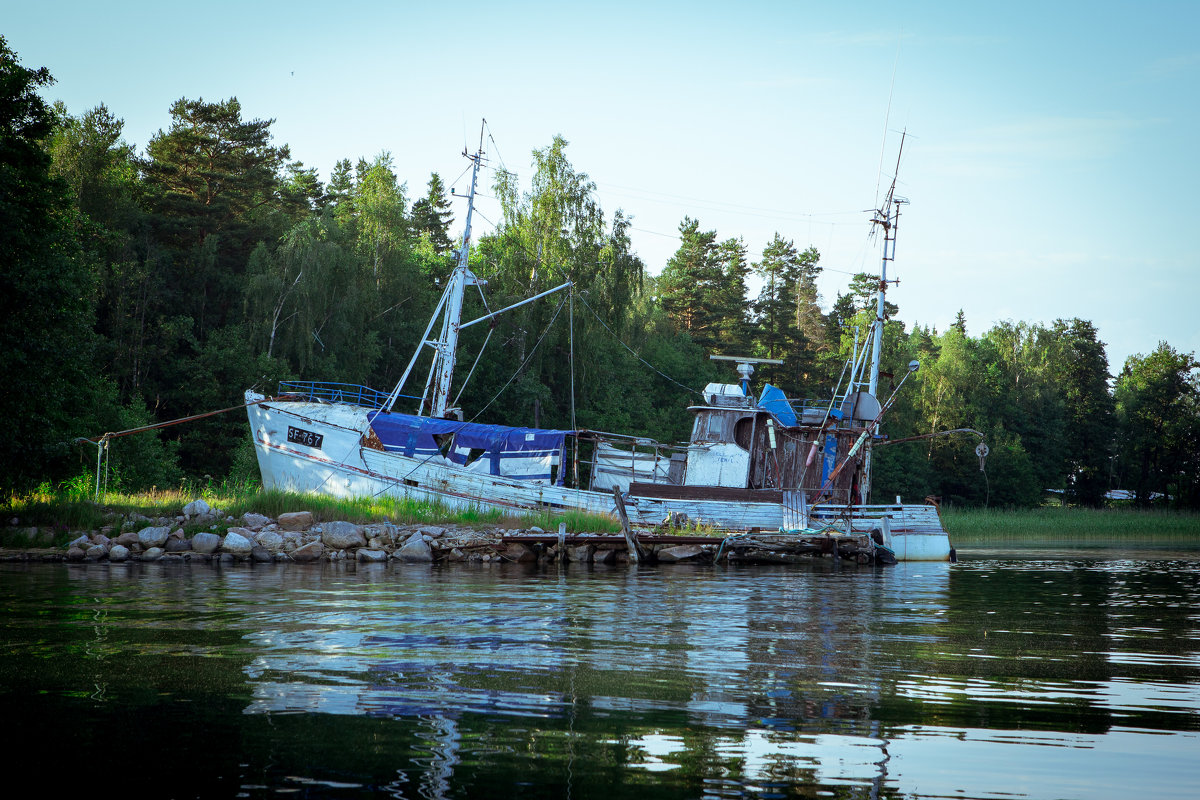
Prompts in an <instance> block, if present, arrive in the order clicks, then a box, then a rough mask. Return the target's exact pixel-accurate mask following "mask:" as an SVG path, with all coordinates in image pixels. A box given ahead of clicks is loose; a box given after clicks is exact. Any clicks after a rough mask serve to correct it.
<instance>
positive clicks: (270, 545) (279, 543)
mask: <svg viewBox="0 0 1200 800" xmlns="http://www.w3.org/2000/svg"><path fill="white" fill-rule="evenodd" d="M254 538H255V540H256V541H257V542H258V543H259V545H260V546H261V547H265V548H266V550H267V552H268V553H278V552H279V551H281V550H283V537H282V536H280V535H279V534H278V533H276V532H275V531H263V532H262V533H260V534H258V535H257V536H255V537H254Z"/></svg>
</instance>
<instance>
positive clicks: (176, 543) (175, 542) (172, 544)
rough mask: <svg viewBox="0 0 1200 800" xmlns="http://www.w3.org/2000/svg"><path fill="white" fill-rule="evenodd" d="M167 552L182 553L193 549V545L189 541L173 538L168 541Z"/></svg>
mask: <svg viewBox="0 0 1200 800" xmlns="http://www.w3.org/2000/svg"><path fill="white" fill-rule="evenodd" d="M165 549H166V551H167V552H168V553H182V552H184V551H185V550H191V549H192V543H191V541H190V540H188V539H181V538H176V537H174V536H172V537H171V538H169V539H167V545H166V548H165Z"/></svg>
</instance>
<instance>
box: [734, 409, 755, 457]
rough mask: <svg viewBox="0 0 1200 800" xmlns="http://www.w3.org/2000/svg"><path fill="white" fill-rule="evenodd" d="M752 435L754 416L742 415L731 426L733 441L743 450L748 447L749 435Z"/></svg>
mask: <svg viewBox="0 0 1200 800" xmlns="http://www.w3.org/2000/svg"><path fill="white" fill-rule="evenodd" d="M753 435H754V417H742V418H741V419H739V420H738V421H737V424H736V425H734V426H733V441H734V442H735V443H736V444H737V446H738V447H740V448H742V449H743V450H749V449H750V442H751V437H752V436H753Z"/></svg>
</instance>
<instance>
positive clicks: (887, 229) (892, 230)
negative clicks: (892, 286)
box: [868, 134, 908, 397]
mask: <svg viewBox="0 0 1200 800" xmlns="http://www.w3.org/2000/svg"><path fill="white" fill-rule="evenodd" d="M903 152H904V135H903V134H901V136H900V152H899V153H897V154H896V174H897V175H898V174H899V173H900V156H901V154H902V153H903ZM907 203H908V201H907V200H905V199H904V198H903V197H896V176H895V175H893V176H892V185H891V187H889V188H888V193H887V198H886V199H885V200H884V201H883V205H882V206H881V207H880V208H879V209H878V210H877V211H876V212H875V215H874V217H872V219H871V223H872V224H874V225H879V226H880V227H882V228H883V258H882V260H881V262H880V266H879V291H878V292H877V293H876V305H875V321H874V322H873V323H872V324H871V328H872V334H873V337H874V338H873V340H872V342H871V382H870V386H869V387H868V390H869V391H870V392H871V394H872V395H873V396H875V397H878V396H879V362H880V359H881V358H882V357H883V321H884V314H885V310H884V309H885V301H886V298H887V285H888V276H887V267H888V262H889V261H895V260H896V230H897V228H898V227H899V225H900V206H902V205H906V204H907Z"/></svg>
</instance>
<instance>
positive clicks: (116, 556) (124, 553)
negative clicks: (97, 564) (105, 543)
mask: <svg viewBox="0 0 1200 800" xmlns="http://www.w3.org/2000/svg"><path fill="white" fill-rule="evenodd" d="M128 558H129V548H128V547H126V546H125V545H123V544H114V545H113V546H112V549H110V550H109V551H108V560H109V561H117V562H120V561H126V560H128Z"/></svg>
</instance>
